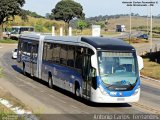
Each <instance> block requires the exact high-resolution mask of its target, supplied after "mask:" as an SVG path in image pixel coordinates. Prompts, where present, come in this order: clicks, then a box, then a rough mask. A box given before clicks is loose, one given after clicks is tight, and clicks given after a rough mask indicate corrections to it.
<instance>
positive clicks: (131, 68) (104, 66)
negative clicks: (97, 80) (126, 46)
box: [98, 51, 138, 90]
mask: <svg viewBox="0 0 160 120" xmlns="http://www.w3.org/2000/svg"><path fill="white" fill-rule="evenodd" d="M98 61H99V71H100V77H101V80H102V82H103V83H104V84H105V85H106V87H107V88H108V89H109V90H127V89H128V90H131V89H133V87H134V86H135V84H136V81H137V78H138V65H137V62H136V61H137V60H136V57H135V55H134V53H122V52H103V51H99V52H98Z"/></svg>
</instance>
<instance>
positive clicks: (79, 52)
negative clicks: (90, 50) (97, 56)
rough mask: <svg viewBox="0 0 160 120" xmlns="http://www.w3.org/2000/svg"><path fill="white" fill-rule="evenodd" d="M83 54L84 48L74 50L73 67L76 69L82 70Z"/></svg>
mask: <svg viewBox="0 0 160 120" xmlns="http://www.w3.org/2000/svg"><path fill="white" fill-rule="evenodd" d="M83 53H84V48H81V47H77V48H76V60H75V67H76V68H78V69H82V66H83Z"/></svg>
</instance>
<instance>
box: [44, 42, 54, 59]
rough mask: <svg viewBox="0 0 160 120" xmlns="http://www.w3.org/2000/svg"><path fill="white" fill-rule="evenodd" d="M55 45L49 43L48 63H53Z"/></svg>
mask: <svg viewBox="0 0 160 120" xmlns="http://www.w3.org/2000/svg"><path fill="white" fill-rule="evenodd" d="M52 44H53V43H47V56H46V61H47V62H52V58H53V57H52V55H53V53H52V52H53V45H52Z"/></svg>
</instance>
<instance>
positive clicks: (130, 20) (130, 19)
mask: <svg viewBox="0 0 160 120" xmlns="http://www.w3.org/2000/svg"><path fill="white" fill-rule="evenodd" d="M130 2H131V0H130ZM131 14H132V13H131V6H130V18H129V24H130V30H129V44H131V32H132V31H131V29H132V15H131Z"/></svg>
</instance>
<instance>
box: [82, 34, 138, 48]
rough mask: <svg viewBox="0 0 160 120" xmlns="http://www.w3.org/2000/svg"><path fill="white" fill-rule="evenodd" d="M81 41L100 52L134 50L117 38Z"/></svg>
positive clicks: (85, 39)
mask: <svg viewBox="0 0 160 120" xmlns="http://www.w3.org/2000/svg"><path fill="white" fill-rule="evenodd" d="M81 40H82V41H83V42H86V43H89V44H91V45H92V46H94V47H95V48H97V49H102V50H135V49H134V47H133V46H131V45H129V44H128V43H126V42H124V41H123V40H121V39H117V38H106V37H82V38H81Z"/></svg>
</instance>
